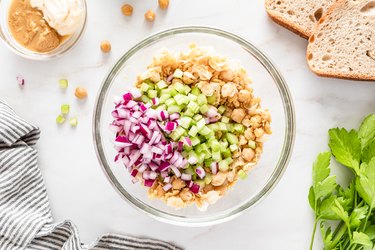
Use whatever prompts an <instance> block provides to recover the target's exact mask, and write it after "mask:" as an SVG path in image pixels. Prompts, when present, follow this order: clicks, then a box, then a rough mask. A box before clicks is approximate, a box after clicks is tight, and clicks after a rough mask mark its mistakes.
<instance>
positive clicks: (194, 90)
mask: <svg viewBox="0 0 375 250" xmlns="http://www.w3.org/2000/svg"><path fill="white" fill-rule="evenodd" d="M191 93H192V94H193V95H195V96H198V95H200V94H201V93H202V92H201V90H200V89H199V88H198V87H193V88H192V89H191Z"/></svg>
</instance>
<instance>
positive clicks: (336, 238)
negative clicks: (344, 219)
mask: <svg viewBox="0 0 375 250" xmlns="http://www.w3.org/2000/svg"><path fill="white" fill-rule="evenodd" d="M346 229H347V226H346V224H341V228H340V230H339V231H338V233H337V234H336V235H335V236H334V238H333V241H332V244H331V249H334V248H335V246H336V245H337V243H339V241H340V240H341V238H342V236H343V235H344V234H345V232H346Z"/></svg>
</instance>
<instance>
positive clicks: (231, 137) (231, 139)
mask: <svg viewBox="0 0 375 250" xmlns="http://www.w3.org/2000/svg"><path fill="white" fill-rule="evenodd" d="M226 138H227V140H228V142H229V143H230V144H238V138H237V136H235V135H234V134H231V133H227V134H226Z"/></svg>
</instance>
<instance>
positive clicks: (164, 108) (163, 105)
mask: <svg viewBox="0 0 375 250" xmlns="http://www.w3.org/2000/svg"><path fill="white" fill-rule="evenodd" d="M166 109H167V106H166V105H165V104H161V105H159V106H158V107H157V108H156V110H157V111H163V110H166Z"/></svg>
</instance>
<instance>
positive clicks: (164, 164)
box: [159, 162, 171, 172]
mask: <svg viewBox="0 0 375 250" xmlns="http://www.w3.org/2000/svg"><path fill="white" fill-rule="evenodd" d="M170 165H171V164H169V163H168V162H162V163H161V164H160V166H159V170H160V171H161V172H163V171H166V170H167V169H168V168H169V166H170Z"/></svg>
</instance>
